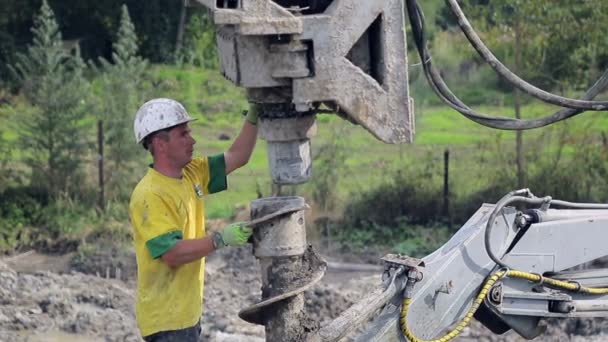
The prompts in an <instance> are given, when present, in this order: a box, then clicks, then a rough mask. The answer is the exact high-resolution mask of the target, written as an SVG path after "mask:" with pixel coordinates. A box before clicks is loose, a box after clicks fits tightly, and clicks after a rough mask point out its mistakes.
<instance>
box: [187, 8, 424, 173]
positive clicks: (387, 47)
mask: <svg viewBox="0 0 608 342" xmlns="http://www.w3.org/2000/svg"><path fill="white" fill-rule="evenodd" d="M197 2H199V3H201V4H203V5H205V6H206V7H208V8H210V9H211V10H212V12H213V15H214V22H215V24H216V25H217V35H216V36H217V46H218V50H219V56H220V65H221V69H222V73H223V74H224V75H225V76H226V77H227V78H228V79H230V80H231V81H232V82H234V83H235V84H237V85H239V86H242V87H244V88H247V90H248V97H249V100H250V101H251V102H254V103H256V104H259V105H260V106H261V108H262V110H261V112H260V116H259V117H260V119H261V120H260V131H261V136H262V138H264V139H266V140H267V141H268V142H269V151H268V153H269V159H270V164H271V169H273V171H271V173H272V178H273V181H274V182H275V183H278V184H298V183H303V182H306V181H307V180H309V179H310V177H311V171H310V170H311V158H310V140H309V139H310V136H311V135H312V134H313V133H314V130H315V128H314V115H315V114H316V113H319V112H333V113H337V114H339V115H340V116H342V117H344V118H346V119H348V120H349V121H351V122H353V123H355V124H359V125H361V126H363V127H364V128H365V129H367V130H368V131H369V132H370V133H372V134H373V135H374V136H375V137H376V138H378V139H379V140H381V141H383V142H386V143H408V142H411V141H412V140H413V136H414V121H413V108H412V104H411V100H410V98H409V89H408V74H407V55H406V46H405V31H404V11H403V2H402V0H375V1H359V0H333V1H329V0H305V1H304V0H301V1H298V0H276V1H271V0H225V1H216V0H197ZM276 121H279V122H280V123H277V122H276Z"/></svg>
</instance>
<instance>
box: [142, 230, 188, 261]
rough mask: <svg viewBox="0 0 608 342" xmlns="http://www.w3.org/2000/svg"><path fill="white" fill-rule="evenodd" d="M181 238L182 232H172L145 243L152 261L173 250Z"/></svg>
mask: <svg viewBox="0 0 608 342" xmlns="http://www.w3.org/2000/svg"><path fill="white" fill-rule="evenodd" d="M182 238H183V235H182V232H181V231H179V230H174V231H171V232H168V233H165V234H162V235H160V236H157V237H155V238H153V239H150V240H148V241H146V247H147V248H148V251H150V255H151V256H152V259H158V258H160V257H161V256H162V255H163V254H165V253H167V252H168V251H169V250H170V249H171V248H173V246H175V244H176V243H177V242H178V241H179V240H181V239H182Z"/></svg>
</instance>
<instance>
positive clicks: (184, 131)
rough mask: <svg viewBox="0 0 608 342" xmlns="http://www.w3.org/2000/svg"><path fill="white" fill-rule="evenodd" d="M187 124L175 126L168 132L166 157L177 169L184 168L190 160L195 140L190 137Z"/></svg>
mask: <svg viewBox="0 0 608 342" xmlns="http://www.w3.org/2000/svg"><path fill="white" fill-rule="evenodd" d="M190 132H191V131H190V128H189V127H188V124H187V123H185V124H182V125H178V126H175V127H174V128H172V129H171V130H170V131H169V139H168V140H167V141H166V146H165V147H166V153H167V154H166V155H167V157H168V158H169V159H170V160H171V161H172V162H173V163H174V165H175V166H177V167H184V166H186V165H187V164H188V163H189V162H190V161H191V160H192V154H193V152H194V144H196V140H194V138H192V135H190Z"/></svg>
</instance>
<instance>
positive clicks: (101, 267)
mask: <svg viewBox="0 0 608 342" xmlns="http://www.w3.org/2000/svg"><path fill="white" fill-rule="evenodd" d="M73 260H74V259H73V255H63V256H47V255H40V254H37V253H26V254H23V255H20V256H16V257H12V258H3V259H0V341H7V342H8V341H10V342H13V341H16V342H21V341H33V342H39V341H61V342H63V341H66V342H84V341H141V339H140V337H139V334H138V330H137V326H136V323H135V317H134V309H133V303H134V298H135V264H134V262H135V259H134V255H133V254H132V253H124V252H123V253H120V252H111V253H99V254H97V255H92V256H91V257H90V258H89V259H87V260H86V261H82V260H80V261H77V262H74V261H73ZM331 260H333V259H331ZM335 261H343V260H339V259H335ZM349 261H352V258H351V259H350V260H349ZM368 268H370V270H368V271H361V270H360V271H357V272H350V271H347V270H344V269H341V270H337V269H335V268H332V267H330V268H329V270H328V273H327V274H326V276H325V277H324V279H323V281H322V282H321V283H319V284H318V285H316V286H315V287H314V288H313V289H311V290H309V291H308V292H307V293H306V294H305V296H306V306H307V311H308V312H309V314H310V315H311V317H312V318H313V319H315V320H317V321H320V322H326V321H328V320H330V319H332V318H335V317H336V316H337V315H338V314H339V313H340V312H342V311H343V310H345V309H346V308H348V307H349V306H350V305H352V304H353V303H354V302H356V300H357V299H358V298H360V297H361V296H363V295H364V294H365V293H367V292H368V291H370V289H371V288H373V287H374V286H376V285H377V284H379V282H380V272H377V271H376V270H374V267H373V266H370V267H368ZM206 273H207V274H206V280H207V281H206V287H205V302H204V306H205V313H204V316H203V319H202V324H203V331H204V333H203V337H202V340H203V341H219V342H240V341H243V342H245V341H247V342H250V341H251V342H258V341H259V342H261V341H265V339H264V328H263V327H262V326H257V325H252V324H249V323H247V322H245V321H243V320H241V319H240V318H239V317H238V312H239V310H241V309H243V308H245V307H247V306H249V305H251V304H254V303H255V302H257V301H258V300H259V298H260V296H261V289H260V288H261V281H260V276H259V266H258V264H257V261H256V260H255V258H254V257H253V256H252V253H251V248H250V247H242V248H232V249H225V250H222V251H220V252H218V253H216V254H215V255H213V256H211V257H209V258H208V259H207V269H206ZM607 331H608V323H607V322H606V320H601V319H586V320H568V321H552V322H549V324H548V332H547V334H545V335H543V336H541V337H539V338H537V339H536V340H538V341H604V340H608V335H604V333H603V332H607ZM456 340H457V341H467V342H468V341H505V342H506V341H509V342H511V341H524V340H523V339H522V338H520V337H519V336H517V335H516V334H514V333H507V334H505V335H503V336H495V335H493V334H491V333H490V332H489V331H488V330H487V329H485V328H484V327H483V326H481V325H480V324H479V323H477V322H475V323H473V325H472V326H471V327H469V328H467V329H466V330H465V332H464V333H463V334H462V335H461V336H460V337H459V338H457V339H456Z"/></svg>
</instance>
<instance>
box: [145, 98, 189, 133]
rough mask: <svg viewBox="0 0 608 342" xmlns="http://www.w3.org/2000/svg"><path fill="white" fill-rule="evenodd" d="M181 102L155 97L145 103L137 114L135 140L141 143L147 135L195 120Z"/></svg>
mask: <svg viewBox="0 0 608 342" xmlns="http://www.w3.org/2000/svg"><path fill="white" fill-rule="evenodd" d="M194 120H196V119H194V118H192V117H191V116H190V115H189V114H188V112H187V111H186V108H184V106H182V104H181V103H179V102H177V101H175V100H171V99H164V98H159V99H153V100H150V101H148V102H146V103H144V104H143V105H142V106H141V107H139V109H138V110H137V113H136V114H135V121H134V122H133V131H134V132H135V140H136V141H137V143H138V144H139V143H141V142H142V141H143V140H144V138H145V137H147V136H148V135H150V134H151V133H154V132H156V131H160V130H163V129H165V128H169V127H173V126H177V125H181V124H183V123H186V122H190V121H194Z"/></svg>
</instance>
